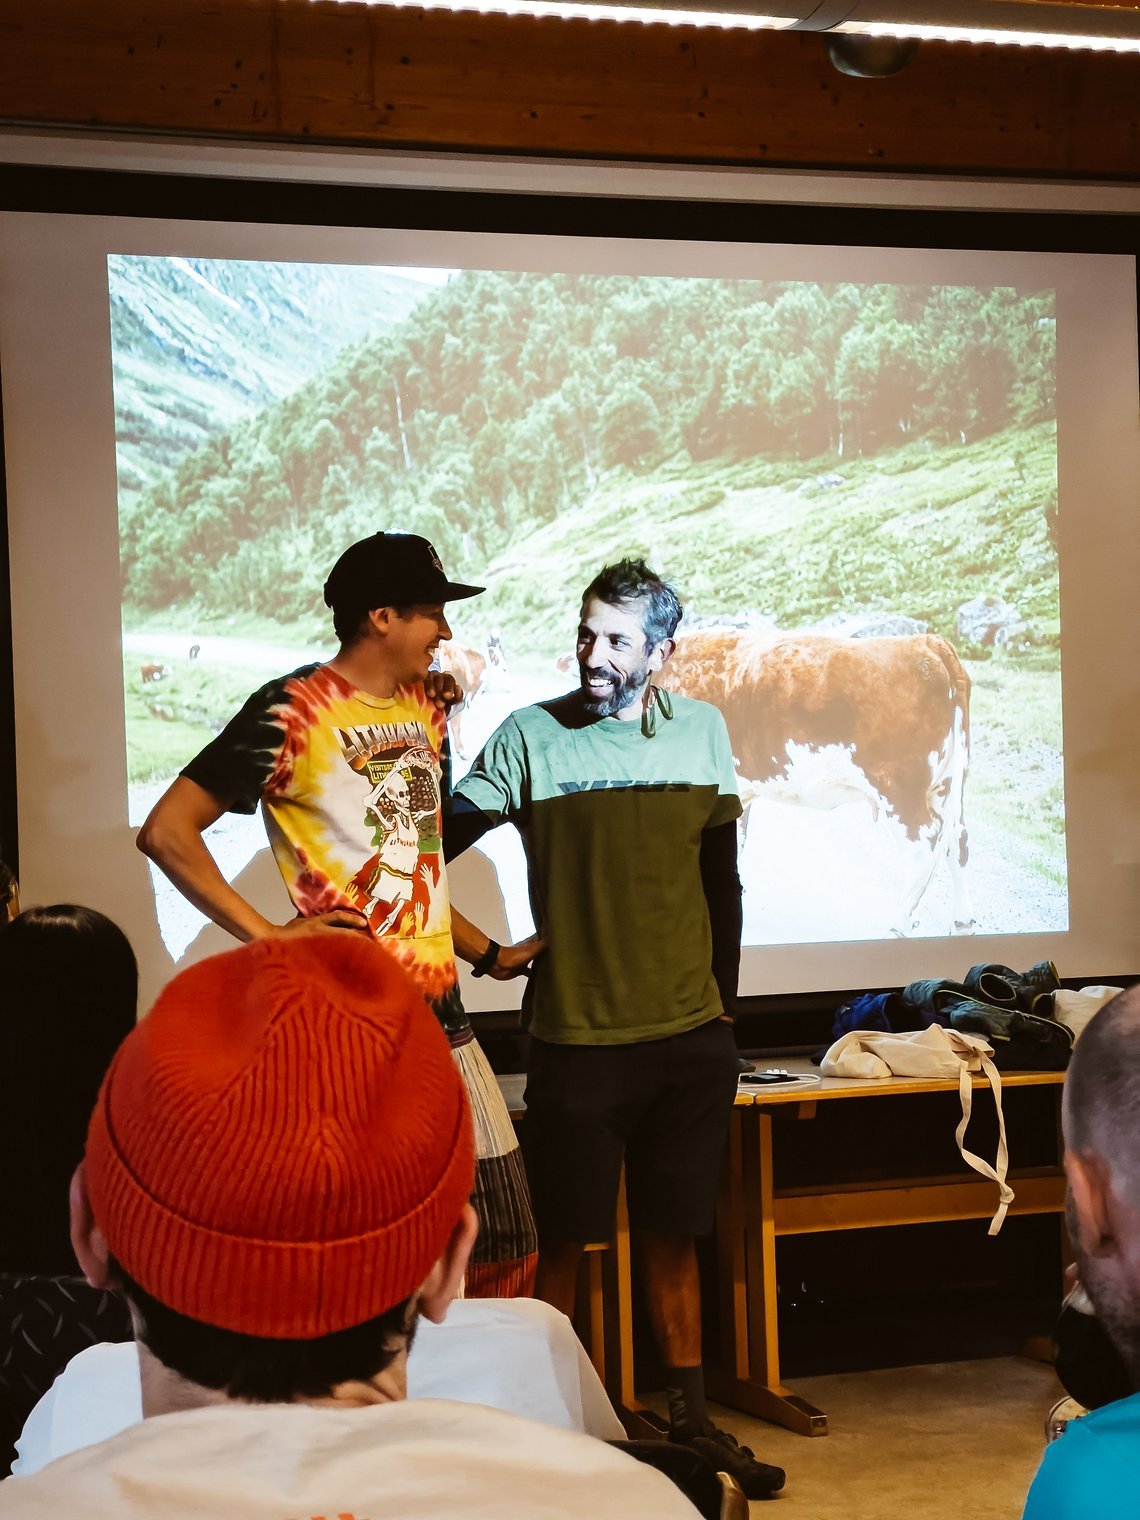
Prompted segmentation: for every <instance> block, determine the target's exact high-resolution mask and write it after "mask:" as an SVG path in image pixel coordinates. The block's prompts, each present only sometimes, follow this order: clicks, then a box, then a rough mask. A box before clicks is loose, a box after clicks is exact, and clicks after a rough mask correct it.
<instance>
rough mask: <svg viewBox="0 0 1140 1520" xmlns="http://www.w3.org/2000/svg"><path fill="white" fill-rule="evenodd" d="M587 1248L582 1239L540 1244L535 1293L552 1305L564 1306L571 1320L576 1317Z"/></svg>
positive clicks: (561, 1308)
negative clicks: (583, 1257) (581, 1268)
mask: <svg viewBox="0 0 1140 1520" xmlns="http://www.w3.org/2000/svg"><path fill="white" fill-rule="evenodd" d="M584 1248H585V1247H584V1244H583V1242H582V1241H580V1240H565V1241H559V1242H558V1244H556V1245H552V1246H544V1245H541V1244H540V1246H539V1251H538V1271H537V1273H536V1274H535V1279H534V1296H535V1298H541V1299H542V1300H543V1302H544V1303H547V1304H550V1306H551V1307H552V1308H554V1309H560V1310H561V1311H562V1313H563V1314H565V1315H566V1316H567V1318H568V1319H573V1317H574V1299H575V1297H576V1292H577V1287H578V1263H579V1262H580V1261H581V1259H582V1251H583V1250H584Z"/></svg>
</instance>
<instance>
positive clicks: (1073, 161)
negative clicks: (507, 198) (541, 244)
mask: <svg viewBox="0 0 1140 1520" xmlns="http://www.w3.org/2000/svg"><path fill="white" fill-rule="evenodd" d="M0 121H4V122H7V123H17V124H24V125H35V126H61V127H70V128H100V129H107V130H135V131H145V132H160V133H162V132H170V133H178V134H183V135H187V134H188V135H201V134H210V135H222V136H225V137H232V138H238V139H244V140H247V141H248V140H255V141H256V140H279V141H281V140H283V141H298V140H301V141H310V142H312V141H319V142H324V143H335V144H365V145H371V146H375V147H383V148H401V149H406V148H417V147H419V148H437V149H452V150H455V149H458V150H471V151H479V152H505V153H521V154H543V155H549V154H567V155H575V156H584V157H591V158H636V159H658V160H669V161H681V162H719V163H729V164H742V165H773V166H784V167H795V168H805V167H810V168H839V169H861V170H865V169H869V168H870V169H883V170H890V171H892V172H905V171H931V170H933V171H936V172H958V173H980V174H1012V175H1031V176H1042V177H1053V176H1056V177H1093V178H1102V179H1116V180H1136V179H1140V58H1137V57H1136V56H1135V55H1110V54H1092V53H1082V52H1046V51H1044V50H1042V49H1038V48H1021V47H1008V48H1007V47H971V46H965V45H961V44H956V45H950V44H933V43H926V44H923V45H921V46H920V47H919V49H918V52H917V54H916V55H915V57H914V59H913V61H912V62H911V63H910V64H909V65H908V67H907V68H906V69H905V70H904V71H903V72H902V73H901V74H898V75H896V76H895V77H894V78H891V79H879V80H865V79H852V78H848V77H846V76H843V75H841V74H839V73H837V72H836V71H835V70H834V69H833V68H832V67H831V65H830V64H829V63H828V62H827V60H826V57H825V54H824V48H823V42H822V39H821V38H820V37H819V36H817V35H813V34H810V33H794V34H791V33H778V32H753V33H746V32H740V31H734V32H723V31H716V30H704V29H702V30H697V29H693V28H673V27H647V26H642V25H640V24H634V23H625V24H622V23H617V22H566V21H556V20H538V19H534V18H529V17H506V16H496V15H478V14H470V13H465V14H453V13H450V12H446V11H417V10H395V9H390V8H387V7H382V6H364V5H342V4H338V3H335V0H209V3H207V0H110V3H108V4H107V5H105V6H103V7H101V8H100V7H94V6H92V5H91V4H90V0H36V4H35V5H34V6H32V5H29V4H28V3H27V0H0Z"/></svg>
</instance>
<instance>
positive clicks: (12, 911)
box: [0, 860, 20, 925]
mask: <svg viewBox="0 0 1140 1520" xmlns="http://www.w3.org/2000/svg"><path fill="white" fill-rule="evenodd" d="M19 911H20V884H19V882H18V881H17V880H16V873H15V872H14V871H13V870H12V868H11V866H8V865H5V863H4V862H3V861H2V860H0V925H3V924H6V923H8V922H10V921H11V920H12V919H13V918H15V917H16V914H17V913H19Z"/></svg>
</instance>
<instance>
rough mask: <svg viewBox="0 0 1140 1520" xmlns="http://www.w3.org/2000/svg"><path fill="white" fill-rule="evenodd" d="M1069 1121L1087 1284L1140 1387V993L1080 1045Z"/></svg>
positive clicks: (1078, 1242) (1107, 1015)
mask: <svg viewBox="0 0 1140 1520" xmlns="http://www.w3.org/2000/svg"><path fill="white" fill-rule="evenodd" d="M1064 1116H1065V1171H1066V1175H1067V1177H1068V1218H1069V1230H1070V1234H1071V1236H1072V1240H1073V1244H1074V1247H1075V1249H1076V1253H1077V1262H1078V1267H1079V1271H1080V1278H1081V1282H1082V1284H1083V1285H1084V1287H1085V1290H1086V1292H1087V1293H1088V1295H1089V1297H1090V1299H1091V1300H1092V1303H1093V1307H1094V1308H1095V1309H1096V1312H1097V1316H1098V1317H1099V1319H1100V1320H1101V1321H1102V1323H1103V1324H1104V1326H1105V1328H1106V1329H1107V1330H1108V1332H1109V1334H1110V1335H1111V1337H1112V1339H1113V1341H1114V1342H1115V1344H1116V1346H1117V1349H1118V1350H1119V1352H1120V1355H1121V1357H1122V1359H1123V1361H1124V1363H1125V1365H1126V1367H1127V1368H1128V1371H1129V1372H1130V1373H1131V1375H1132V1378H1133V1380H1134V1382H1135V1383H1136V1384H1137V1386H1140V987H1133V988H1132V989H1131V990H1130V991H1128V992H1124V993H1122V994H1121V995H1120V996H1119V997H1117V998H1114V999H1113V1000H1112V1002H1111V1003H1109V1004H1107V1005H1106V1006H1105V1007H1104V1008H1102V1009H1101V1010H1100V1012H1099V1013H1097V1014H1096V1015H1095V1016H1094V1017H1093V1018H1092V1019H1091V1021H1090V1022H1089V1024H1088V1026H1087V1028H1086V1029H1085V1031H1084V1034H1083V1035H1082V1036H1081V1038H1080V1040H1078V1042H1077V1045H1076V1049H1075V1050H1074V1052H1073V1060H1072V1064H1071V1066H1070V1068H1069V1074H1068V1077H1067V1078H1066V1081H1065V1098H1064Z"/></svg>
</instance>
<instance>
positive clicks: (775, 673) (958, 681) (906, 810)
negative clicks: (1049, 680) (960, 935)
mask: <svg viewBox="0 0 1140 1520" xmlns="http://www.w3.org/2000/svg"><path fill="white" fill-rule="evenodd" d="M665 682H666V684H667V685H668V686H670V687H672V688H673V689H675V690H676V691H679V692H682V693H684V694H685V695H687V696H691V697H700V698H703V699H704V700H705V701H707V702H712V703H713V704H715V706H717V707H719V708H720V709H721V711H722V712H723V713H724V717H725V722H726V723H727V724H728V732H729V736H730V738H731V740H732V747H733V753H734V756H735V759H736V767H737V771H738V772H739V774H740V776H741V778H742V781H743V782H744V785H743V786H742V789H741V796H742V800H743V801H744V803H745V807H746V808H747V806H748V804H749V803H750V802H751V801H752V800H753V799H754V798H755V797H757V796H769V797H771V798H773V799H774V800H781V801H787V802H799V803H801V804H803V805H805V806H808V807H820V808H834V807H838V806H840V805H841V804H842V803H845V802H852V801H856V800H862V801H865V802H866V803H867V804H868V805H869V806H870V808H871V813H872V816H873V817H875V818H878V817H879V816H880V813H885V814H886V815H887V816H889V817H892V818H895V819H897V820H898V822H899V823H900V824H902V826H903V828H904V829H905V830H906V837H907V839H908V840H911V841H913V842H914V843H915V845H916V846H917V847H918V860H917V863H916V866H915V869H914V873H913V876H912V878H911V880H910V881H909V882H908V883H907V886H906V889H905V891H904V892H903V893H902V894H901V896H900V900H899V907H898V912H897V919H896V922H895V923H894V924H893V925H892V930H893V932H895V933H898V934H905V933H907V932H909V931H910V930H911V929H912V928H913V927H914V923H915V915H916V912H917V909H918V904H919V902H920V900H921V898H922V896H923V894H924V893H925V891H926V889H927V887H928V886H929V885H930V882H931V879H932V878H933V876H934V872H935V869H936V867H937V864H938V861H939V859H940V858H942V857H943V856H944V857H945V858H946V861H947V863H948V865H949V868H950V875H951V882H952V887H953V901H954V908H953V916H954V928H955V930H957V931H958V932H969V930H970V929H971V928H972V925H973V913H972V911H971V907H970V899H969V893H968V890H967V885H966V880H965V865H966V860H967V855H968V849H967V834H966V823H965V817H964V813H963V791H964V788H965V782H966V771H967V769H968V766H969V758H970V678H969V675H968V674H967V673H966V671H965V670H964V668H963V666H962V663H961V661H960V660H959V659H958V656H957V654H956V653H955V652H954V650H953V649H952V648H951V646H950V645H949V644H948V643H947V642H946V640H945V639H941V638H938V637H937V636H936V635H934V634H919V635H914V636H911V637H902V638H870V639H845V638H828V637H826V636H824V635H822V634H780V633H767V632H752V631H749V630H742V629H730V628H724V629H707V630H704V631H701V632H697V633H691V634H687V635H684V636H682V637H681V638H680V639H679V640H678V642H677V650H676V653H675V654H674V655H673V658H672V660H671V662H670V664H669V666H668V667H667V669H666V673H665Z"/></svg>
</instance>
